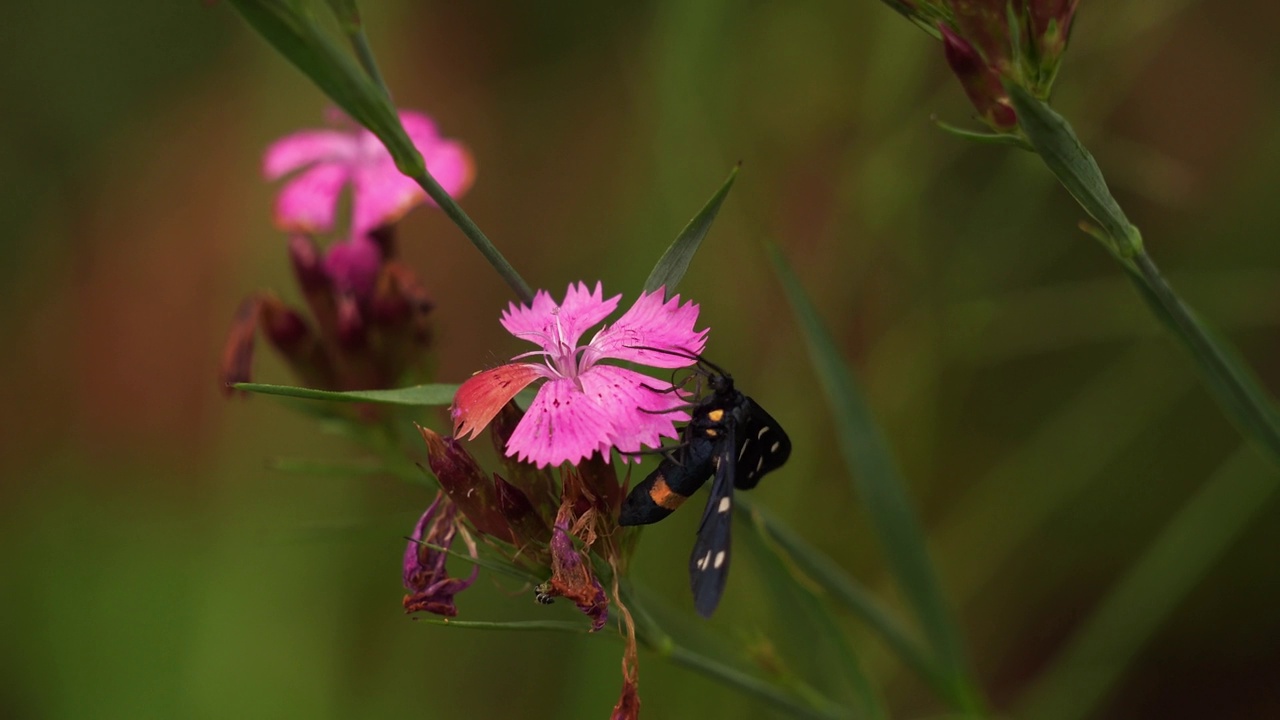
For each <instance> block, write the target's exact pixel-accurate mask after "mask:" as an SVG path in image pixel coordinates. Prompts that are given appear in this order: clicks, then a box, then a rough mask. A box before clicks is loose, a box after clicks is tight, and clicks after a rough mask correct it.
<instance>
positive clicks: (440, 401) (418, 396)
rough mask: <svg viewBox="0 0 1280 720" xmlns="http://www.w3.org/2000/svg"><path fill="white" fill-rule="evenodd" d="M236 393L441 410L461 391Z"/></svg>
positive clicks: (258, 389) (271, 388)
mask: <svg viewBox="0 0 1280 720" xmlns="http://www.w3.org/2000/svg"><path fill="white" fill-rule="evenodd" d="M234 387H235V389H236V390H244V391H245V392H252V393H259V394H261V395H279V396H282V397H291V398H302V399H304V400H328V401H331V402H367V403H379V404H382V405H413V406H417V407H439V406H444V405H448V404H449V403H451V402H453V396H454V395H455V394H456V393H457V392H458V386H457V385H448V384H439V383H437V384H431V385H414V386H412V387H404V388H396V389H394V390H348V391H345V392H339V391H336V390H315V389H312V388H302V387H294V386H292V385H267V384H265V383H236V384H235V386H234Z"/></svg>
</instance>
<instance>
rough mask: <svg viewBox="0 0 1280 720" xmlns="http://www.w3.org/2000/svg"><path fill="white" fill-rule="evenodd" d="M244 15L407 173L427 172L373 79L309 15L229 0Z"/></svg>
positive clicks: (272, 4)
mask: <svg viewBox="0 0 1280 720" xmlns="http://www.w3.org/2000/svg"><path fill="white" fill-rule="evenodd" d="M228 2H230V4H231V5H232V6H233V7H235V9H236V10H237V11H239V13H240V14H241V15H242V16H244V19H245V20H246V21H247V22H248V23H249V24H250V25H251V26H252V27H253V28H254V29H255V30H257V31H258V33H259V34H260V35H262V36H263V37H264V38H266V40H267V42H269V43H271V45H272V46H273V47H275V48H276V50H278V51H279V52H280V54H281V55H284V56H285V57H286V58H287V59H288V60H289V62H291V63H293V64H294V66H295V67H297V68H298V69H299V70H301V71H302V72H303V73H304V74H305V75H306V76H307V77H309V78H311V81H312V82H314V83H315V84H316V85H317V86H318V87H319V88H320V89H321V90H322V91H324V93H325V95H328V96H329V98H330V99H331V100H333V101H334V102H335V103H337V104H338V106H339V107H341V108H342V109H343V110H345V111H346V112H347V114H348V115H350V116H351V117H352V118H354V119H355V120H356V121H357V122H359V123H360V124H361V125H363V126H365V127H366V128H368V129H369V131H370V132H372V133H373V134H374V135H377V136H378V139H379V140H381V141H382V142H383V144H384V145H386V147H387V151H388V152H390V153H391V157H392V158H394V159H395V162H396V167H398V168H400V170H401V172H403V173H404V174H406V175H409V176H410V177H415V178H416V177H418V176H419V175H424V174H426V166H425V164H424V163H423V161H422V155H421V154H419V153H418V150H417V148H415V147H414V146H413V142H412V141H410V140H409V136H408V135H406V134H405V131H404V127H403V126H402V125H401V124H400V118H399V116H398V115H397V114H396V111H395V108H394V107H392V105H391V102H390V100H389V99H388V98H387V96H386V95H385V94H384V93H383V91H382V88H380V87H379V86H378V85H377V83H376V82H375V81H374V80H373V79H372V78H370V77H369V76H368V75H367V74H365V73H364V72H363V71H362V70H361V69H360V67H359V66H358V65H356V63H355V62H353V61H352V58H351V56H350V55H348V54H347V53H345V52H343V51H342V50H341V49H340V48H339V47H338V46H337V45H336V44H334V43H333V42H332V41H331V40H330V39H329V37H328V36H327V35H325V33H324V32H323V31H322V30H321V29H320V27H319V26H318V25H317V24H316V22H315V20H314V19H313V18H312V17H310V16H309V15H306V14H303V13H301V12H298V11H297V10H296V9H295V8H294V7H292V5H291V4H289V3H285V2H282V1H281V0H228Z"/></svg>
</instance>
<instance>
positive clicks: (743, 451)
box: [738, 440, 751, 460]
mask: <svg viewBox="0 0 1280 720" xmlns="http://www.w3.org/2000/svg"><path fill="white" fill-rule="evenodd" d="M750 446H751V441H750V440H743V441H742V449H741V450H739V451H738V459H739V460H741V459H742V458H743V456H745V455H746V454H747V448H748V447H750Z"/></svg>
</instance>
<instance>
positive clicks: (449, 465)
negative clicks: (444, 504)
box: [417, 425, 515, 544]
mask: <svg viewBox="0 0 1280 720" xmlns="http://www.w3.org/2000/svg"><path fill="white" fill-rule="evenodd" d="M417 427H418V432H420V433H422V439H423V441H424V442H426V444H427V462H428V463H429V464H430V465H431V472H433V473H435V476H436V478H437V479H438V480H439V481H440V487H441V488H443V489H444V492H445V493H446V494H447V495H448V496H449V499H451V500H453V502H454V503H455V504H456V505H457V506H458V509H459V510H461V511H462V514H463V515H465V516H466V518H467V519H468V520H470V521H471V524H472V525H473V526H475V528H476V529H477V530H479V531H480V532H482V533H484V534H486V535H491V536H493V537H495V538H497V539H499V540H502V541H503V542H507V543H512V544H514V542H515V538H514V537H513V536H512V534H511V528H510V526H508V525H507V521H506V519H505V518H503V516H502V512H501V511H500V510H499V509H498V499H497V491H496V490H494V487H493V480H492V479H491V478H490V477H489V475H488V474H487V473H485V472H484V471H483V470H481V469H480V465H479V464H478V463H477V462H476V461H475V458H473V457H471V454H470V453H468V452H467V450H466V448H464V447H463V446H462V444H461V443H459V442H458V441H457V440H455V439H453V438H451V437H440V435H438V434H436V433H435V432H434V431H432V430H431V429H429V428H424V427H422V426H421V425H419V426H417Z"/></svg>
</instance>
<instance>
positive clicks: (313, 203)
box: [276, 163, 351, 232]
mask: <svg viewBox="0 0 1280 720" xmlns="http://www.w3.org/2000/svg"><path fill="white" fill-rule="evenodd" d="M350 177H351V175H350V172H349V171H348V170H347V168H346V167H344V166H342V165H333V164H327V163H326V164H323V165H317V166H316V167H313V168H311V169H310V170H307V171H305V172H303V173H302V174H300V175H298V176H297V177H295V178H294V179H292V180H290V181H289V182H287V183H285V186H284V187H283V188H282V189H281V190H280V195H279V196H278V197H277V198H276V226H278V227H279V228H280V229H281V230H298V231H303V232H327V231H328V230H329V229H330V228H332V227H333V213H334V209H335V208H336V207H337V204H338V193H340V192H341V191H342V186H343V185H345V184H346V182H347V180H348V178H350Z"/></svg>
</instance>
